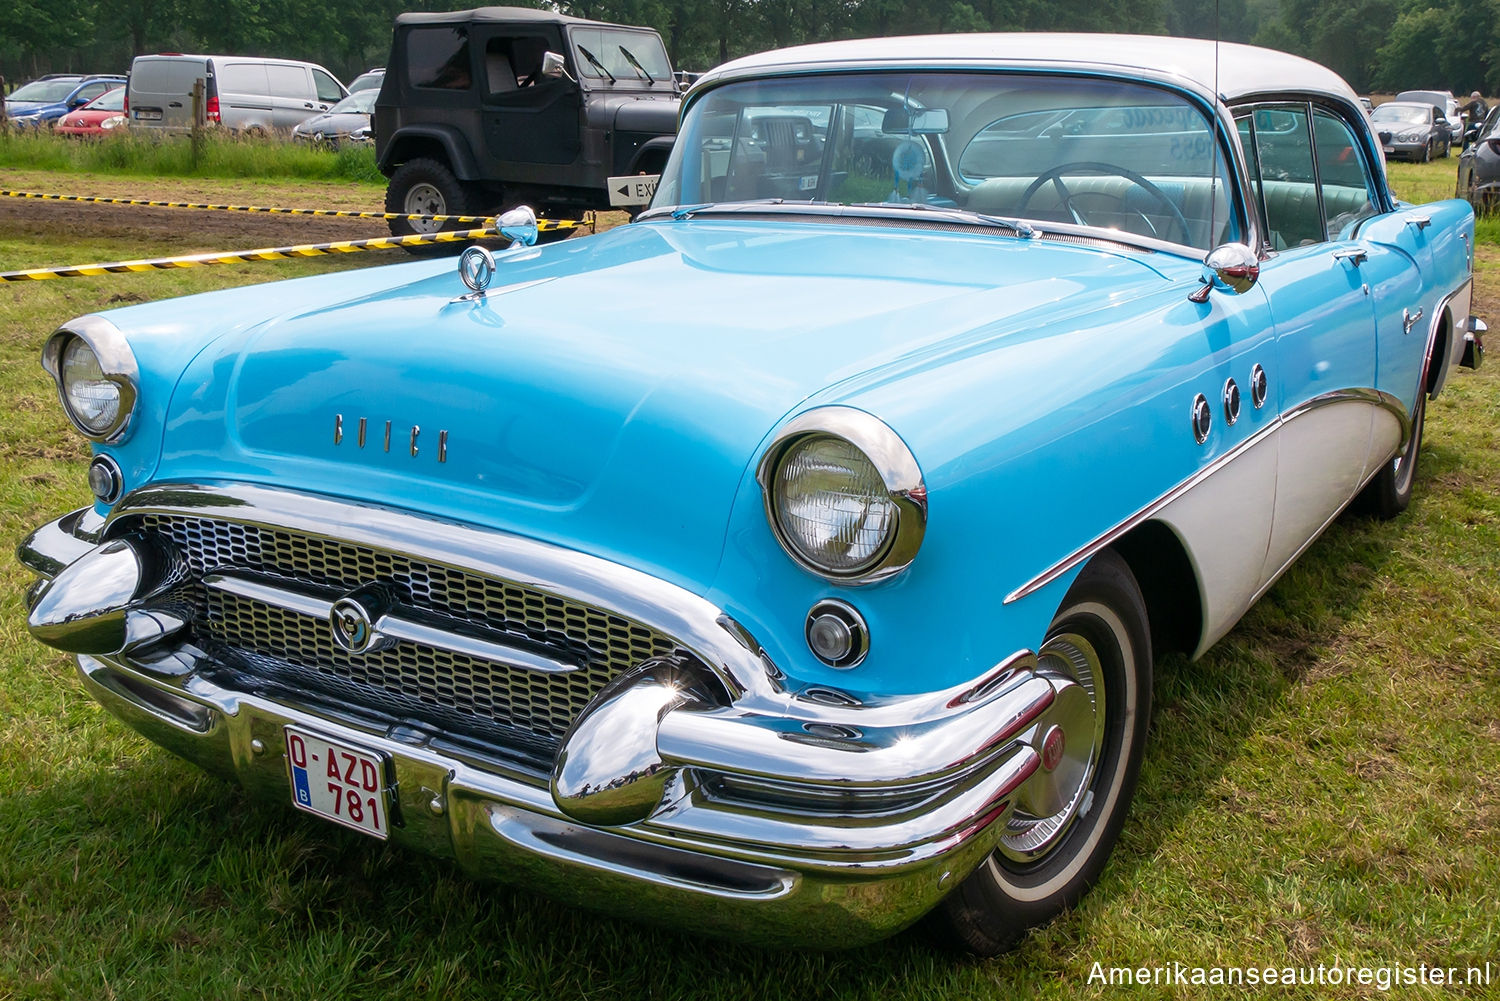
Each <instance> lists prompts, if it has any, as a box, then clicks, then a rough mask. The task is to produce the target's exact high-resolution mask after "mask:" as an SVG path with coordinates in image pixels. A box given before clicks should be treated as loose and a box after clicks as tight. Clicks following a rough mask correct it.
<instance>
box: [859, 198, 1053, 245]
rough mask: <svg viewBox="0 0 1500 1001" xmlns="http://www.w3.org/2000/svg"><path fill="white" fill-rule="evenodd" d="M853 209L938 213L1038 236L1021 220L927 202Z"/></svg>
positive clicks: (866, 204) (1027, 236) (863, 204)
mask: <svg viewBox="0 0 1500 1001" xmlns="http://www.w3.org/2000/svg"><path fill="white" fill-rule="evenodd" d="M850 207H851V208H872V209H897V210H900V211H910V212H937V213H939V214H941V215H945V216H950V217H953V218H956V219H962V220H963V221H964V222H970V223H974V224H976V225H980V226H997V227H999V228H1001V229H1010V230H1015V232H1016V234H1017V235H1019V236H1021V237H1023V238H1025V239H1027V240H1030V239H1032V238H1033V237H1035V236H1036V235H1037V231H1036V227H1035V226H1033V225H1031V223H1029V222H1025V221H1023V220H1020V219H1006V218H1004V217H1002V216H997V215H986V214H985V213H983V212H971V211H969V210H968V209H961V208H957V207H956V206H955V207H949V206H946V205H928V204H927V203H925V202H860V203H859V204H858V205H857V206H850Z"/></svg>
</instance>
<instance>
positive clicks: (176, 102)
mask: <svg viewBox="0 0 1500 1001" xmlns="http://www.w3.org/2000/svg"><path fill="white" fill-rule="evenodd" d="M167 107H169V108H180V107H182V102H181V101H173V102H172V103H171V104H169V105H167Z"/></svg>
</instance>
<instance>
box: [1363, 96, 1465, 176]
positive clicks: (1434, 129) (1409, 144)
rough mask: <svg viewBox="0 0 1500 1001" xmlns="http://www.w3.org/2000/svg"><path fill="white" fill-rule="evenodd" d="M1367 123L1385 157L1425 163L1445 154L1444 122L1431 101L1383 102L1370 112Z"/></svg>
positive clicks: (1448, 139) (1446, 140)
mask: <svg viewBox="0 0 1500 1001" xmlns="http://www.w3.org/2000/svg"><path fill="white" fill-rule="evenodd" d="M1370 124H1371V125H1372V126H1373V127H1374V128H1375V130H1376V131H1377V133H1378V134H1379V136H1380V140H1381V142H1382V143H1384V145H1385V155H1386V156H1389V157H1397V158H1400V159H1404V160H1416V161H1418V162H1420V163H1426V162H1427V161H1428V160H1431V159H1432V158H1433V157H1437V156H1447V155H1448V150H1449V146H1450V144H1451V142H1452V140H1451V139H1450V137H1449V133H1448V123H1447V122H1445V121H1444V120H1443V117H1442V115H1441V114H1439V109H1438V108H1437V107H1435V106H1434V105H1431V104H1417V103H1414V102H1407V101H1387V102H1386V103H1385V104H1382V105H1380V107H1378V108H1376V109H1375V110H1374V111H1372V112H1371V113H1370Z"/></svg>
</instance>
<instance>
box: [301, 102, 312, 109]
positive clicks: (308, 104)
mask: <svg viewBox="0 0 1500 1001" xmlns="http://www.w3.org/2000/svg"><path fill="white" fill-rule="evenodd" d="M302 106H303V107H304V108H308V109H311V108H312V102H311V101H305V102H303V104H302Z"/></svg>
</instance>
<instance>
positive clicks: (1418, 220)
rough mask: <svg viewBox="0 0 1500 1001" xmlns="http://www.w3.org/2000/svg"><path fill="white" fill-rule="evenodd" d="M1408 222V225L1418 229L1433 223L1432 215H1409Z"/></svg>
mask: <svg viewBox="0 0 1500 1001" xmlns="http://www.w3.org/2000/svg"><path fill="white" fill-rule="evenodd" d="M1406 224H1407V225H1408V226H1415V227H1416V228H1417V229H1426V228H1427V227H1428V226H1431V225H1432V216H1429V215H1409V216H1407V217H1406Z"/></svg>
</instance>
